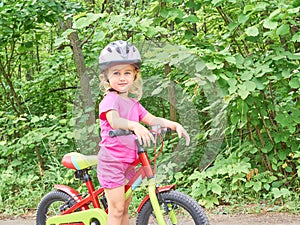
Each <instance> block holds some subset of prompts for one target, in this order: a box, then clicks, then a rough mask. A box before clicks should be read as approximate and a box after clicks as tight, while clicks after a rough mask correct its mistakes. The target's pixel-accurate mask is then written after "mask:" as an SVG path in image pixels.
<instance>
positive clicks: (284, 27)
mask: <svg viewBox="0 0 300 225" xmlns="http://www.w3.org/2000/svg"><path fill="white" fill-rule="evenodd" d="M289 33H290V26H289V25H287V24H282V25H281V26H280V27H278V29H277V30H276V34H277V35H286V34H289Z"/></svg>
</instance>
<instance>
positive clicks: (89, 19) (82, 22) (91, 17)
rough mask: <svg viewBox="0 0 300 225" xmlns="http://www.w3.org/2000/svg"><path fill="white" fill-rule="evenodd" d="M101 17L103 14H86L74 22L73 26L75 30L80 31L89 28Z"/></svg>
mask: <svg viewBox="0 0 300 225" xmlns="http://www.w3.org/2000/svg"><path fill="white" fill-rule="evenodd" d="M102 16H103V14H94V13H88V14H87V16H86V17H81V18H79V19H78V20H77V21H75V22H74V24H73V26H74V28H75V29H82V28H84V27H87V26H89V25H90V24H92V23H93V22H95V21H96V20H97V19H99V18H100V17H102Z"/></svg>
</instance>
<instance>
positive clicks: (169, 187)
mask: <svg viewBox="0 0 300 225" xmlns="http://www.w3.org/2000/svg"><path fill="white" fill-rule="evenodd" d="M171 189H175V184H171V185H167V186H163V187H159V188H158V192H159V193H161V192H166V191H170V190H171ZM149 198H150V197H149V195H147V196H146V197H145V198H144V199H143V201H142V202H141V204H140V205H139V207H138V209H137V210H136V211H137V212H138V213H139V212H140V211H141V209H142V207H143V206H144V204H145V203H146V202H147V201H148V199H149Z"/></svg>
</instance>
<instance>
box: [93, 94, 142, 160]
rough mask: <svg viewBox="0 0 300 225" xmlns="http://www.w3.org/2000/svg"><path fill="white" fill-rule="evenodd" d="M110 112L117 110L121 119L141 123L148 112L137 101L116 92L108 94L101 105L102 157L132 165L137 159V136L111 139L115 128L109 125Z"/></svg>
mask: <svg viewBox="0 0 300 225" xmlns="http://www.w3.org/2000/svg"><path fill="white" fill-rule="evenodd" d="M110 110H116V111H117V112H118V113H119V115H120V117H122V118H124V119H128V120H131V121H135V122H140V121H141V120H142V119H143V117H144V116H145V115H146V114H147V113H148V112H147V110H146V109H145V108H144V107H143V106H142V105H141V104H140V103H139V102H138V101H137V100H135V99H133V98H129V99H125V98H123V97H121V96H119V95H118V94H116V93H114V92H110V93H108V94H107V95H106V96H105V97H104V98H103V100H102V101H101V103H100V105H99V117H100V127H101V138H102V140H101V143H100V145H101V149H100V152H99V154H100V157H101V158H103V159H105V160H117V161H120V162H125V163H132V162H133V161H134V160H135V159H136V158H137V146H136V143H135V135H128V136H118V137H114V138H111V137H109V135H108V133H109V131H110V130H112V129H113V128H112V127H111V126H110V124H109V123H108V121H107V119H106V114H105V113H106V112H108V111H110Z"/></svg>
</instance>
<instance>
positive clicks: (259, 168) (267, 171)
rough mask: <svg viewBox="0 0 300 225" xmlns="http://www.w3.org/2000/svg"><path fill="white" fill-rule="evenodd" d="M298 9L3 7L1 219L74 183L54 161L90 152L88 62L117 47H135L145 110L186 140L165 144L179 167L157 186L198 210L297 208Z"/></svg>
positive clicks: (216, 4) (165, 3) (276, 4)
mask: <svg viewBox="0 0 300 225" xmlns="http://www.w3.org/2000/svg"><path fill="white" fill-rule="evenodd" d="M299 11H300V5H299V1H297V0H295V1H279V0H271V1H268V2H265V1H250V0H248V1H240V0H232V1H225V0H213V1H211V0H205V1H198V0H184V1H169V0H162V1H156V0H151V1H147V2H145V1H140V0H135V1H122V0H121V1H118V4H114V2H112V1H80V0H76V1H68V0H64V1H59V2H57V1H44V0H43V1H34V0H29V1H6V0H4V1H1V3H0V27H1V29H0V46H1V48H0V56H1V57H0V85H1V89H0V98H1V103H2V104H1V106H0V115H1V116H0V137H1V139H0V155H1V158H0V165H1V167H0V172H1V174H2V177H3V182H2V183H1V184H0V200H1V201H0V202H1V203H0V212H6V213H10V214H13V213H15V214H18V213H23V212H24V211H26V209H31V208H35V207H36V205H37V202H38V201H39V199H40V197H41V196H42V195H43V194H44V193H45V192H47V191H48V190H49V189H51V188H52V187H53V184H54V183H56V182H62V183H70V184H72V183H74V182H76V181H75V180H73V178H72V174H71V172H70V171H67V170H66V169H63V168H62V167H61V165H60V163H59V161H60V159H61V157H62V156H63V155H64V154H65V153H67V152H70V151H74V150H75V149H76V148H78V147H80V148H81V151H83V150H86V149H83V148H84V147H86V146H88V147H91V148H95V146H96V144H95V141H94V140H95V139H92V140H88V137H89V133H93V135H95V134H96V136H97V135H98V133H99V130H98V127H97V126H93V124H94V123H98V121H97V120H96V119H95V118H92V117H90V116H91V115H92V114H94V115H97V103H98V102H99V101H100V99H101V97H102V95H101V93H100V92H99V91H98V87H97V86H98V85H97V83H98V78H97V77H98V73H99V71H98V69H97V61H98V55H99V52H100V50H101V49H102V48H103V47H104V46H105V45H106V44H107V43H109V42H111V41H112V40H117V39H125V40H129V41H131V42H133V43H134V44H136V45H137V46H138V47H139V49H140V50H141V52H142V55H143V58H144V64H143V69H142V72H143V78H144V80H145V81H146V83H145V89H144V92H145V96H146V98H145V99H142V103H143V105H144V106H145V107H146V108H147V109H149V111H150V112H152V113H154V114H156V115H158V116H163V117H166V118H171V119H174V118H175V119H177V120H179V121H180V122H182V123H184V125H185V126H186V127H187V128H188V129H189V131H190V134H191V136H192V138H193V139H192V143H193V144H192V146H191V147H190V148H186V149H185V151H176V148H177V147H178V142H177V140H176V141H175V140H170V141H169V142H170V147H169V149H167V150H166V155H165V157H166V158H167V156H170V155H172V154H174V153H175V154H178V155H177V156H178V157H177V158H181V159H184V160H182V161H184V162H187V163H186V164H185V165H184V166H183V167H181V171H180V172H178V171H177V172H178V173H176V174H173V173H171V172H173V169H174V162H170V163H169V164H168V163H166V164H165V165H164V166H166V168H167V169H169V170H170V171H169V172H170V174H168V173H167V174H168V176H169V178H166V179H171V180H172V181H175V182H177V184H178V188H180V189H182V190H184V191H187V192H190V194H191V195H192V196H193V197H195V198H196V199H197V200H198V201H199V202H200V203H201V204H203V205H204V206H206V207H213V206H214V205H219V204H239V203H241V202H245V203H249V202H255V201H256V200H257V199H259V200H263V201H268V202H271V203H272V204H275V205H278V204H279V205H280V204H282V205H284V204H285V203H286V202H288V201H294V203H295V204H297V203H298V202H299V199H298V197H297V196H298V195H299V191H300V190H299V185H300V161H299V158H300V150H299V149H300V144H299V143H300V141H299V133H300V110H299V108H300V93H299V90H300V71H299V59H300V55H299V54H300V53H299V47H300V33H299V25H300V24H299ZM86 90H87V91H91V93H85V91H86ZM83 93H84V94H86V96H88V99H87V100H91V101H90V102H92V104H90V105H88V104H87V106H88V107H84V106H85V103H86V102H85V101H86V99H84V98H83V97H84V96H83V95H82V94H83ZM170 93H173V95H172V94H170ZM174 93H176V94H174ZM159 96H162V97H159ZM158 97H159V99H160V101H157V98H158ZM89 98H92V99H89ZM174 99H175V100H177V104H176V101H174ZM174 103H175V104H174ZM174 105H175V106H176V107H175V109H174V107H173V106H174ZM80 108H83V110H82V111H80V110H78V109H80ZM77 110H78V111H77ZM90 118H92V121H90V122H92V124H91V123H88V122H87V121H89V119H90ZM85 124H86V126H85ZM78 128H79V129H78ZM76 129H77V130H76ZM80 132H82V133H80ZM78 136H81V137H82V136H84V137H85V139H84V141H82V140H83V139H80V140H81V142H84V143H78ZM88 141H91V142H88ZM173 141H175V142H173ZM80 144H83V146H82V145H80ZM86 151H87V150H86ZM183 157H185V158H183ZM200 159H201V161H200ZM165 160H169V158H167V159H165ZM172 163H173V164H172ZM175 165H178V162H177V164H175ZM190 187H191V188H190ZM32 196H36V197H35V198H34V200H33V201H26V199H27V198H30V199H33V198H32ZM16 206H18V207H16ZM16 208H18V209H22V210H21V211H17V210H16Z"/></svg>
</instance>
